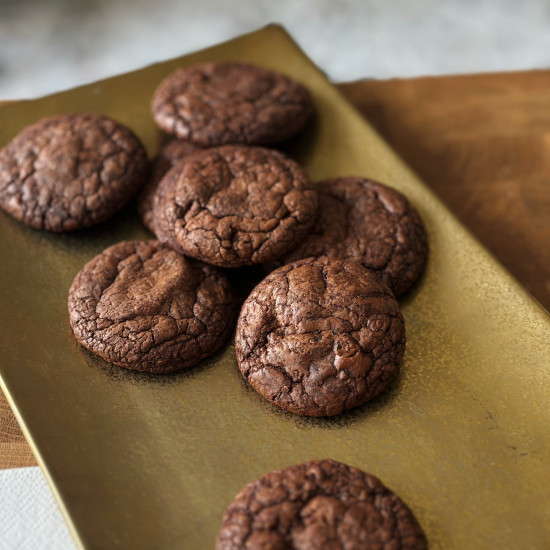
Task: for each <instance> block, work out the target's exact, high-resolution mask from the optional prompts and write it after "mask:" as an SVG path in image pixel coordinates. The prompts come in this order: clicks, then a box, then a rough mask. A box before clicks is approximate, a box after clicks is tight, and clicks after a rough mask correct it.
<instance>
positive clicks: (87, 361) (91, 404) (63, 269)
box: [0, 27, 550, 550]
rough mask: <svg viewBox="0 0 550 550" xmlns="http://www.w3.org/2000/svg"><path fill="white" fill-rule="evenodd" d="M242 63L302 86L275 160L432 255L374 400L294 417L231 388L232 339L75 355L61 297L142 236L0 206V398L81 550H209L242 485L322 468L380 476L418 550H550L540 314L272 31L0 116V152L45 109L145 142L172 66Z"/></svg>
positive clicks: (543, 316) (136, 228)
mask: <svg viewBox="0 0 550 550" xmlns="http://www.w3.org/2000/svg"><path fill="white" fill-rule="evenodd" d="M211 59H240V60H246V61H250V62H253V63H257V64H260V65H264V66H266V67H268V68H273V69H276V70H280V71H282V72H285V73H287V74H289V75H290V76H292V77H294V78H296V79H297V80H299V81H301V82H303V83H304V84H305V85H306V86H308V88H309V89H310V90H311V91H312V92H313V95H314V98H315V102H316V106H317V110H318V116H317V119H316V121H315V122H314V124H312V126H311V128H310V129H309V130H308V132H307V133H306V134H305V135H303V136H302V137H301V138H299V139H297V140H295V141H294V142H293V143H291V144H289V146H288V147H289V151H290V152H291V153H292V154H293V155H294V156H296V157H297V158H298V159H299V160H300V161H301V162H302V163H303V164H304V165H305V167H306V168H307V170H308V172H309V174H310V176H311V177H312V178H313V179H320V178H327V177H333V176H344V175H352V174H353V175H361V176H369V177H372V178H374V179H379V180H381V181H384V182H387V183H388V184H390V185H392V186H394V187H396V188H398V189H400V190H402V191H403V192H405V193H406V194H407V196H408V197H409V198H410V199H411V201H412V203H413V204H414V205H415V206H416V207H417V208H418V210H419V211H420V213H421V214H422V216H423V218H424V220H425V222H426V226H427V229H428V233H429V239H430V258H429V262H428V266H427V269H426V272H425V274H424V277H423V279H422V280H421V282H420V283H419V284H418V285H417V286H416V288H415V290H414V291H413V292H412V293H410V294H409V295H408V296H407V297H406V298H405V299H404V300H402V301H401V303H402V306H403V313H404V316H405V319H406V323H407V339H408V344H407V350H406V354H405V361H404V363H403V366H402V371H401V374H400V376H399V378H398V379H397V380H396V381H395V382H394V383H393V384H392V385H391V387H390V388H389V389H388V391H386V392H385V393H384V394H383V395H382V396H381V397H380V398H379V399H377V400H376V401H375V402H374V403H371V404H368V405H366V406H364V407H361V408H359V409H356V410H354V411H351V412H349V413H347V414H343V415H341V416H339V417H337V418H334V419H329V420H323V419H302V418H298V417H296V416H294V415H292V414H290V413H285V412H282V411H280V410H278V409H276V408H275V407H273V406H272V405H270V404H268V403H267V402H266V401H264V400H263V399H262V398H261V397H259V396H258V395H257V394H256V393H255V392H254V391H252V390H250V389H249V388H247V387H246V386H245V385H244V384H243V382H241V379H240V375H239V373H238V370H237V367H236V363H235V359H234V352H233V347H232V346H231V345H230V346H227V347H226V349H225V350H224V351H223V352H221V353H219V354H217V355H216V356H215V357H214V358H212V359H211V360H208V361H205V362H204V364H202V365H201V366H199V367H198V368H195V369H193V370H191V371H189V372H184V373H181V374H176V375H171V376H164V377H155V376H148V375H143V374H134V373H131V372H127V371H124V370H122V369H119V368H116V367H112V366H110V365H108V364H107V363H105V362H103V361H102V360H100V359H97V358H95V357H93V356H92V355H91V354H89V353H88V352H86V351H85V350H83V349H82V348H80V347H79V346H78V345H77V344H76V342H75V341H74V339H73V337H72V334H71V331H70V327H69V321H68V315H67V306H66V302H67V292H68V289H69V286H70V284H71V282H72V279H73V277H74V275H75V274H76V273H77V272H78V271H79V269H80V268H81V267H82V265H83V264H84V263H85V262H86V261H87V260H89V259H90V258H92V257H93V256H94V255H95V254H96V253H98V252H99V251H101V250H102V249H103V248H105V247H106V246H108V245H110V244H113V243H115V242H117V241H119V240H122V239H128V238H142V237H147V236H148V234H147V232H146V231H145V229H143V228H142V226H141V225H140V223H139V221H138V220H137V218H136V215H135V213H134V211H133V209H132V208H128V209H126V210H125V211H124V212H123V213H122V214H121V215H119V216H117V217H116V218H115V219H114V220H112V221H110V222H107V223H105V224H103V225H101V226H99V227H97V228H94V229H89V230H84V231H81V232H78V233H74V234H67V235H53V234H47V233H41V232H38V231H35V230H32V229H29V228H27V227H25V226H23V225H22V224H20V223H18V222H16V221H14V220H12V219H11V218H9V217H8V216H6V215H4V214H0V235H1V237H0V258H1V263H0V278H1V279H0V280H1V281H2V284H1V285H0V334H1V337H0V339H1V341H0V346H1V348H0V373H1V375H2V383H3V388H4V389H5V390H6V391H7V393H8V395H9V399H10V401H11V403H12V405H14V408H15V409H16V413H17V416H18V419H19V421H20V422H21V423H22V424H23V427H24V430H25V432H26V435H27V437H28V439H29V441H30V443H31V445H32V446H33V448H34V450H35V452H36V454H37V456H38V459H39V462H40V464H41V466H42V468H43V470H44V472H45V473H46V476H47V477H48V479H49V481H50V483H51V485H52V488H53V489H54V492H55V494H56V496H57V498H58V500H59V502H60V505H61V507H62V509H63V511H64V513H65V516H66V518H67V520H68V522H69V524H70V526H71V528H72V530H73V533H74V536H75V538H76V540H77V541H78V542H79V544H80V545H81V546H82V547H83V548H88V549H92V548H93V549H114V548H128V549H147V550H149V549H153V548H154V549H157V548H158V549H176V548H185V549H193V550H201V549H209V548H212V547H213V544H214V540H215V536H216V533H217V530H218V526H219V523H220V519H221V515H222V513H223V510H224V509H225V507H226V506H227V504H229V502H230V501H231V500H232V498H233V497H234V495H235V494H236V493H237V492H238V491H239V490H240V488H241V487H242V486H243V485H244V484H245V483H247V482H248V481H250V480H252V479H254V478H256V477H258V476H260V475H261V474H263V473H265V472H267V471H269V470H272V469H276V468H281V467H284V466H287V465H290V464H293V463H297V462H301V461H305V460H309V459H313V458H325V457H331V458H334V459H337V460H341V461H343V462H347V463H348V464H351V465H353V466H357V467H360V468H362V469H364V470H366V471H368V472H371V473H373V474H375V475H377V476H378V477H380V478H381V479H382V480H383V481H384V482H385V483H386V484H387V485H388V486H389V487H390V488H391V489H393V490H394V491H395V492H397V493H398V494H399V495H400V496H401V497H402V498H403V499H404V500H405V501H406V502H407V503H408V504H409V505H410V507H411V508H412V509H413V511H414V512H415V514H416V516H417V517H418V519H419V521H420V523H421V524H422V526H423V527H424V529H425V531H426V533H427V536H428V539H429V541H430V548H432V549H440V548H441V549H443V548H445V549H465V548H468V549H487V548H499V549H512V548H513V549H534V548H537V549H538V548H540V549H543V548H548V547H550V491H549V490H548V488H549V486H550V452H549V444H548V441H549V440H550V413H549V412H548V410H549V405H548V404H549V403H550V390H549V388H550V364H549V362H550V359H549V358H550V330H549V328H550V318H549V317H548V315H547V313H545V312H544V311H543V310H542V308H540V307H539V306H538V305H537V304H536V303H535V302H534V301H533V300H532V299H531V298H530V297H529V296H528V295H527V294H526V293H525V292H524V291H523V290H522V288H521V287H520V286H519V285H518V283H516V282H515V281H514V280H513V279H511V278H510V277H509V275H508V274H507V273H506V272H504V271H503V269H502V268H501V267H500V266H499V265H498V264H496V263H495V261H494V260H493V259H492V258H491V257H490V255H489V254H488V253H487V252H486V251H485V250H484V249H482V248H481V247H480V246H479V245H478V244H477V242H476V241H474V240H473V239H472V237H471V236H470V235H469V234H468V233H467V232H466V231H465V230H464V229H463V228H462V227H461V226H460V225H459V224H458V223H457V222H456V221H455V219H454V218H453V217H452V216H451V215H450V214H449V213H448V212H447V211H446V210H445V208H444V207H443V206H442V205H441V203H440V202H439V201H438V200H437V199H436V198H435V197H434V196H433V195H432V194H431V193H430V191H428V189H427V188H426V187H425V186H424V185H423V184H422V183H420V182H419V181H418V180H417V179H416V177H415V176H414V175H413V174H412V173H411V172H410V171H409V170H408V168H407V167H406V166H404V165H403V164H402V162H401V161H400V160H399V159H398V158H397V157H396V156H395V154H394V153H393V152H392V151H391V150H390V149H389V148H388V147H387V146H386V145H385V144H384V143H383V142H382V141H381V140H380V138H379V137H378V136H377V135H376V134H375V133H374V132H373V130H372V129H371V128H370V127H369V126H368V124H367V123H366V122H365V121H364V120H363V119H362V118H361V117H360V116H359V115H358V114H357V113H356V112H355V111H354V109H353V108H352V107H351V106H349V105H348V104H347V103H346V102H345V101H344V100H343V99H342V97H341V96H340V94H339V93H338V91H337V90H336V89H335V88H334V87H332V86H331V85H330V84H329V83H328V82H327V80H326V79H325V78H324V76H323V75H322V74H321V73H320V72H319V71H318V70H317V69H316V68H315V67H314V66H313V65H312V64H311V62H310V61H308V59H307V58H306V57H305V56H304V55H303V53H302V52H301V51H300V50H299V49H298V48H297V47H296V45H295V44H294V43H293V42H292V41H291V40H290V39H289V38H288V36H287V35H286V34H285V33H284V31H282V30H281V29H280V28H277V27H268V28H266V29H263V30H261V31H259V32H257V33H253V34H251V35H247V36H244V37H242V38H239V39H236V40H234V41H231V42H229V43H226V44H222V45H221V46H217V47H214V48H211V49H209V50H205V51H203V52H199V53H197V54H194V55H190V56H186V57H184V58H181V59H178V60H173V61H169V62H167V63H162V64H159V65H155V66H152V67H149V68H146V69H144V70H141V71H137V72H135V73H130V74H127V75H123V76H120V77H116V78H113V79H110V80H106V81H103V82H99V83H96V84H92V85H89V86H85V87H83V88H79V89H76V90H71V91H69V92H64V93H61V94H56V95H54V96H50V97H47V98H43V99H39V100H36V101H28V102H18V103H14V104H10V105H7V106H4V107H2V108H1V109H0V116H1V120H2V124H1V125H0V145H4V144H5V143H6V142H7V141H9V140H10V139H11V138H12V137H13V136H14V135H15V133H17V132H18V131H19V130H20V129H21V128H22V127H23V126H25V125H27V124H29V123H31V122H34V121H36V120H37V119H39V118H41V117H43V116H46V115H50V114H53V113H61V112H81V111H94V112H99V113H103V114H106V115H109V116H112V117H114V118H116V119H118V120H120V121H121V122H123V123H126V124H128V125H129V126H131V127H132V128H133V129H134V130H135V131H136V132H137V133H138V134H139V135H140V136H141V138H142V139H143V140H144V142H145V143H146V145H147V147H148V149H149V152H150V153H151V154H153V153H154V152H155V151H156V150H157V148H158V147H159V144H160V143H161V142H162V139H163V138H162V136H161V134H160V132H159V131H158V130H157V129H156V128H155V126H154V124H153V122H152V120H151V117H150V116H149V107H148V105H149V98H150V97H151V94H152V92H153V90H154V88H155V87H156V85H157V84H158V83H159V82H160V80H161V79H162V77H163V76H164V75H166V74H167V73H168V72H170V71H171V70H173V69H174V68H175V67H177V66H179V65H181V64H189V63H195V62H198V61H205V60H211Z"/></svg>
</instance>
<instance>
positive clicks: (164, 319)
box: [69, 241, 235, 373]
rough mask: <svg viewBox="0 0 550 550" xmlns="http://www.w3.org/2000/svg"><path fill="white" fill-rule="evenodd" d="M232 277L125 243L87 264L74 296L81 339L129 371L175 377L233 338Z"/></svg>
mask: <svg viewBox="0 0 550 550" xmlns="http://www.w3.org/2000/svg"><path fill="white" fill-rule="evenodd" d="M234 308H235V301H234V298H233V293H232V291H231V288H230V285H229V282H228V281H227V279H226V278H225V277H224V276H223V275H222V274H221V273H220V272H219V271H218V270H217V269H216V268H213V267H211V266H208V265H204V264H201V263H199V262H195V261H193V260H189V259H188V258H185V257H183V256H181V255H180V254H178V253H177V252H175V251H173V250H172V249H171V248H168V247H167V246H164V245H162V244H161V243H159V242H158V241H134V242H121V243H118V244H115V245H113V246H111V247H109V248H107V249H106V250H105V251H104V252H102V253H101V254H99V255H98V256H96V257H95V258H94V259H93V260H91V261H90V262H88V263H87V264H86V265H85V266H84V267H83V268H82V270H81V271H80V272H79V273H78V275H77V276H76V277H75V279H74V281H73V284H72V286H71V289H70V291H69V316H70V322H71V327H72V329H73V332H74V334H75V336H76V339H77V340H78V341H79V342H80V343H81V344H82V345H83V346H84V347H86V348H88V349H89V350H90V351H92V352H94V353H96V354H97V355H100V356H101V357H103V358H104V359H106V360H107V361H109V362H111V363H114V364H115V365H119V366H121V367H125V368H128V369H133V370H138V371H147V372H153V373H164V372H173V371H177V370H180V369H183V368H186V367H191V366H193V365H196V364H197V363H199V362H200V361H201V360H202V359H204V358H205V357H207V356H209V355H211V354H213V353H214V352H216V351H217V350H218V349H219V348H220V347H221V346H222V345H223V344H224V342H225V341H226V340H227V338H228V337H229V335H230V334H231V330H232V328H233V321H234V317H235V316H234Z"/></svg>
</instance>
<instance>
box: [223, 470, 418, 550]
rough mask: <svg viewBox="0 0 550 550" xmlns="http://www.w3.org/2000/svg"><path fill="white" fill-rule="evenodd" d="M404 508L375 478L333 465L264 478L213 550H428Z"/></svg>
mask: <svg viewBox="0 0 550 550" xmlns="http://www.w3.org/2000/svg"><path fill="white" fill-rule="evenodd" d="M427 547H428V546H427V541H426V537H425V535H424V533H423V531H422V528H421V527H420V525H419V524H418V522H417V520H416V518H415V517H414V515H413V514H412V512H411V511H410V510H409V508H408V507H407V505H406V504H405V503H404V502H403V501H402V500H401V499H400V498H399V497H398V496H397V495H396V494H395V493H393V492H392V491H390V490H389V489H388V488H387V487H385V486H384V485H383V484H382V482H381V481H380V480H379V479H378V478H376V477H374V476H373V475H370V474H367V473H365V472H363V471H361V470H359V469H357V468H352V467H350V466H347V465H346V464H343V463H341V462H337V461H335V460H313V461H310V462H305V463H303V464H298V465H296V466H290V467H288V468H285V469H283V470H278V471H274V472H270V473H268V474H266V475H264V476H263V477H261V478H260V479H257V480H256V481H253V482H251V483H249V484H248V485H246V486H245V487H244V489H243V490H242V491H241V492H240V493H239V494H238V495H237V497H236V498H235V500H234V501H233V502H232V503H231V505H230V506H229V507H228V508H227V510H226V512H225V514H224V517H223V520H222V525H221V528H220V531H219V533H218V538H217V543H216V550H266V549H269V550H365V549H369V550H426V549H427Z"/></svg>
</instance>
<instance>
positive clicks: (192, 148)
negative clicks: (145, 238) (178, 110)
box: [136, 139, 202, 233]
mask: <svg viewBox="0 0 550 550" xmlns="http://www.w3.org/2000/svg"><path fill="white" fill-rule="evenodd" d="M197 151H202V147H199V146H198V145H194V144H193V143H191V142H189V141H186V140H184V139H175V140H174V141H171V142H170V143H169V144H168V145H167V146H166V147H164V148H163V149H162V151H161V152H160V153H159V154H158V155H157V156H156V157H155V158H154V159H153V161H152V163H151V173H150V176H149V179H148V180H147V184H146V185H145V187H144V188H143V189H142V190H141V191H140V193H139V195H138V196H137V199H136V202H137V211H138V214H139V217H140V218H141V221H142V222H143V223H144V224H145V227H147V229H149V231H151V233H155V227H154V225H153V203H154V198H155V193H156V191H157V188H158V186H159V183H160V182H161V180H162V178H163V177H164V176H165V174H166V172H168V170H170V168H172V167H173V166H174V164H176V163H177V162H179V161H180V160H182V159H184V158H185V157H187V156H189V155H192V154H193V153H196V152H197Z"/></svg>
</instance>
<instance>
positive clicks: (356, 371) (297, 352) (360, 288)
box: [235, 256, 405, 416]
mask: <svg viewBox="0 0 550 550" xmlns="http://www.w3.org/2000/svg"><path fill="white" fill-rule="evenodd" d="M404 350H405V325H404V322H403V317H402V316H401V313H400V312H399V306H398V304H397V301H396V300H395V298H394V296H393V294H392V292H391V290H390V289H389V288H388V287H387V285H386V284H385V283H383V282H382V281H380V280H379V279H378V278H377V277H376V275H375V273H374V272H372V271H369V270H368V269H365V268H364V267H363V266H362V265H361V264H360V263H359V262H356V261H354V260H339V259H333V258H328V257H326V256H323V257H320V258H306V259H305V260H300V261H297V262H295V263H292V264H289V265H285V266H283V267H280V268H279V269H277V270H275V271H273V272H272V273H271V274H270V275H268V276H267V277H266V278H265V279H264V280H263V281H262V282H260V284H258V285H257V286H256V288H255V289H254V290H253V291H252V293H251V294H250V296H249V297H248V299H247V300H246V301H245V303H244V305H243V307H242V310H241V314H240V316H239V321H238V323H237V333H236V336H235V353H236V356H237V361H238V364H239V369H240V370H241V373H242V375H243V376H244V378H245V379H246V380H247V381H248V382H249V383H250V385H251V386H252V387H253V388H254V389H255V390H256V391H257V392H258V393H260V394H261V395H263V396H264V397H265V398H266V399H268V400H269V401H271V402H272V403H275V404H276V405H278V406H279V407H282V408H283V409H287V410H289V411H291V412H293V413H296V414H299V415H303V416H332V415H335V414H339V413H341V412H342V411H345V410H347V409H351V408H353V407H357V406H358V405H361V404H363V403H365V402H366V401H368V400H369V399H372V398H373V397H375V396H376V395H378V394H379V393H380V392H381V391H382V390H383V389H384V387H385V386H386V385H387V383H388V382H389V381H390V380H391V378H393V376H394V375H395V374H396V372H397V371H398V368H399V363H401V360H402V358H403V353H404Z"/></svg>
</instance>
